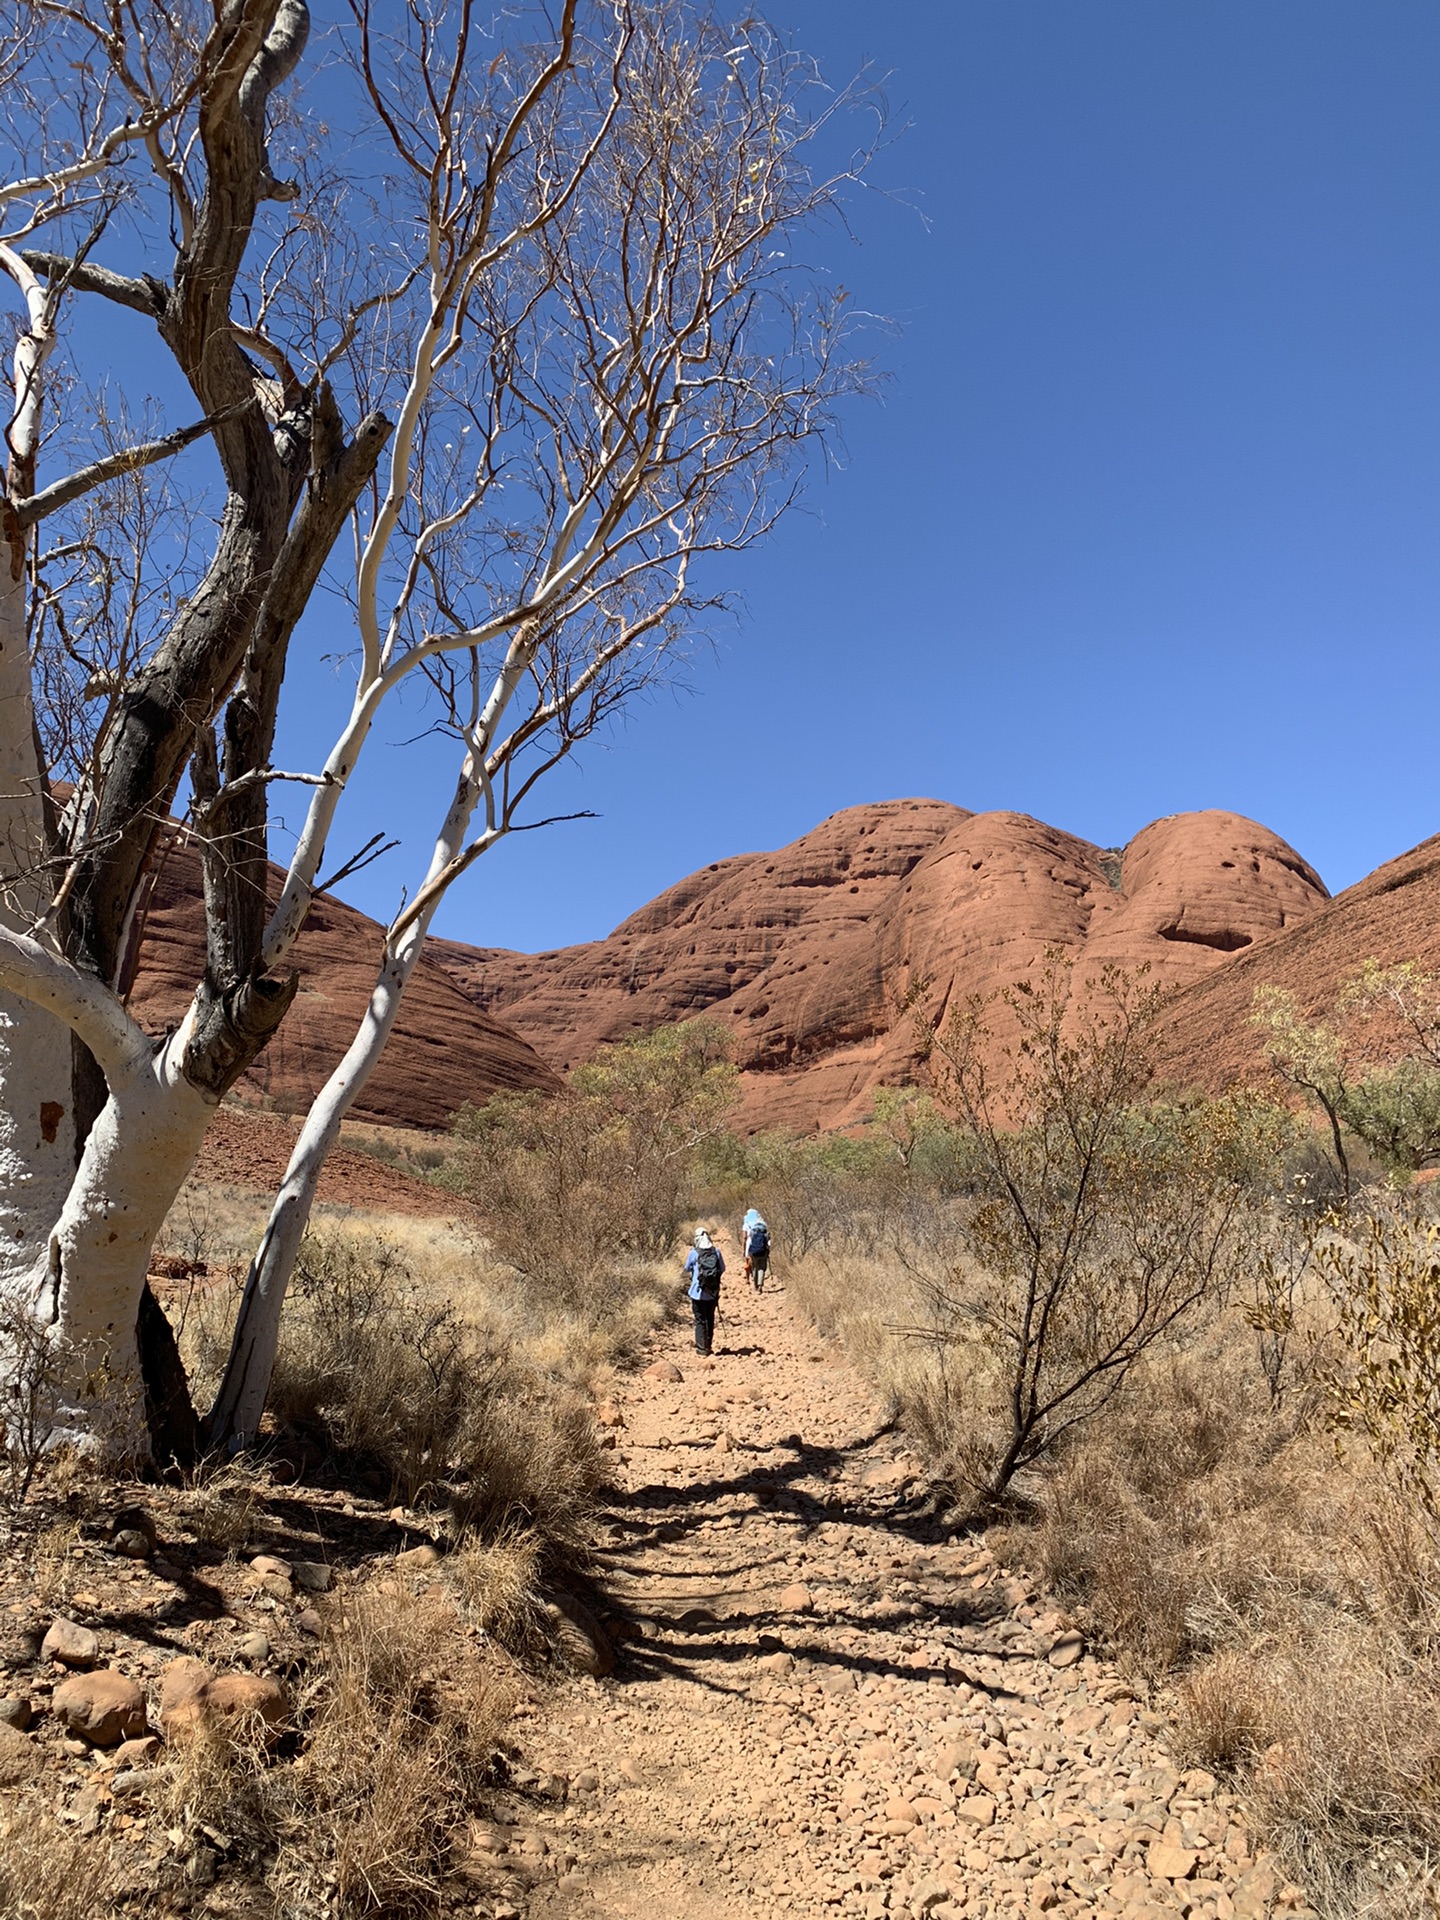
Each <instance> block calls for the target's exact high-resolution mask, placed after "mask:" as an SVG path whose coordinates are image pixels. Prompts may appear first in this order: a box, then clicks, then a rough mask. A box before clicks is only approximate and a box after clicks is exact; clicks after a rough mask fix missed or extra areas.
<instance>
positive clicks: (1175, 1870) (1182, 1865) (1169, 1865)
mask: <svg viewBox="0 0 1440 1920" xmlns="http://www.w3.org/2000/svg"><path fill="white" fill-rule="evenodd" d="M1146 1865H1147V1866H1148V1867H1149V1869H1150V1874H1151V1877H1152V1879H1155V1880H1188V1879H1189V1878H1190V1876H1191V1874H1192V1873H1194V1871H1195V1855H1194V1853H1193V1852H1192V1851H1191V1850H1190V1848H1189V1847H1174V1846H1169V1845H1167V1844H1166V1843H1165V1842H1164V1841H1159V1842H1157V1843H1156V1844H1155V1845H1154V1846H1152V1847H1151V1849H1150V1851H1149V1853H1148V1855H1147V1856H1146Z"/></svg>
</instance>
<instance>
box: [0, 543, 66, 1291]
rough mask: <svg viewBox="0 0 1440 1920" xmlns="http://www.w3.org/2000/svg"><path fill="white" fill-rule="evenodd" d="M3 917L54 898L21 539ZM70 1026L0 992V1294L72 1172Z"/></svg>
mask: <svg viewBox="0 0 1440 1920" xmlns="http://www.w3.org/2000/svg"><path fill="white" fill-rule="evenodd" d="M0 576H3V577H0V869H3V873H4V879H3V883H0V919H3V923H4V925H5V926H7V927H9V928H11V929H12V930H13V931H15V932H17V933H28V932H29V931H30V929H31V928H32V927H33V926H34V925H35V923H36V921H37V920H38V919H39V917H40V915H41V914H42V913H43V912H44V911H45V908H46V907H47V905H48V904H49V900H50V895H51V876H50V874H49V872H48V870H47V867H46V864H45V862H46V856H47V854H48V852H49V846H48V836H47V833H46V820H45V807H46V791H45V786H44V781H43V776H42V774H41V771H40V760H39V755H38V753H37V751H36V740H35V716H34V709H33V707H32V705H31V694H30V652H29V646H28V644H27V636H26V620H25V600H26V582H25V572H24V564H23V542H21V541H20V539H19V538H18V537H17V538H16V539H14V540H13V541H5V542H3V543H0ZM71 1079H72V1050H71V1042H70V1031H69V1029H68V1028H67V1027H66V1026H64V1025H63V1024H62V1023H61V1022H60V1021H59V1020H57V1019H56V1018H55V1016H54V1015H53V1014H52V1013H49V1012H47V1011H46V1009H45V1008H43V1007H37V1006H33V1005H32V1004H31V1003H30V1002H29V1001H27V1000H22V999H20V998H19V997H18V996H17V995H15V994H11V993H3V992H0V1297H4V1295H5V1294H7V1293H13V1292H14V1291H15V1290H16V1289H17V1288H18V1287H20V1286H22V1285H23V1283H24V1281H25V1279H26V1278H27V1277H28V1276H29V1275H30V1274H31V1273H32V1272H33V1271H34V1268H35V1263H36V1261H37V1259H38V1258H39V1257H40V1256H41V1252H42V1250H43V1248H44V1246H45V1242H46V1238H47V1236H48V1234H49V1232H50V1229H51V1227H52V1226H53V1225H54V1223H55V1220H56V1219H57V1217H58V1215H59V1213H60V1209H61V1206H62V1205H63V1204H64V1200H65V1195H66V1193H67V1192H68V1191H69V1187H70V1182H71V1179H72V1178H73V1176H74V1173H75V1118H74V1100H73V1097H72V1088H71Z"/></svg>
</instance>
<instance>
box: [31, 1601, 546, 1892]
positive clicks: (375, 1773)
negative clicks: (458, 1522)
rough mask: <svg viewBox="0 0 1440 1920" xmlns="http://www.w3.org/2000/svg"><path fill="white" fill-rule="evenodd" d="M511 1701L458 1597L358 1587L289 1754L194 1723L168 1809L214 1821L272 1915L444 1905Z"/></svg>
mask: <svg viewBox="0 0 1440 1920" xmlns="http://www.w3.org/2000/svg"><path fill="white" fill-rule="evenodd" d="M477 1577H478V1569H477ZM515 1700H516V1687H515V1682H514V1677H513V1670H512V1669H511V1667H510V1665H509V1663H508V1662H507V1661H506V1660H505V1659H504V1657H503V1656H501V1655H500V1654H499V1653H498V1652H496V1651H495V1650H493V1649H492V1648H487V1647H486V1646H484V1645H482V1644H478V1643H477V1641H476V1640H475V1638H474V1636H473V1635H472V1633H471V1631H470V1622H469V1620H468V1619H467V1617H466V1611H465V1609H464V1608H463V1607H462V1605H461V1604H460V1603H459V1602H458V1601H457V1600H455V1599H452V1598H450V1597H449V1596H448V1595H446V1594H444V1593H442V1592H441V1591H439V1590H438V1589H435V1588H432V1589H430V1590H428V1591H427V1592H426V1593H424V1594H423V1595H420V1596H419V1597H416V1596H415V1595H413V1594H411V1593H410V1592H408V1591H405V1592H401V1591H399V1590H398V1589H397V1590H395V1591H385V1590H383V1589H382V1588H379V1587H371V1588H368V1589H364V1590H362V1591H360V1592H359V1593H357V1594H355V1595H353V1596H352V1597H350V1598H349V1599H348V1600H347V1602H346V1605H345V1608H344V1611H343V1613H342V1614H341V1615H340V1616H339V1617H338V1618H337V1619H336V1620H335V1621H334V1623H333V1625H332V1629H331V1631H330V1633H329V1635H328V1637H327V1639H326V1642H325V1645H324V1648H323V1657H322V1660H321V1662H320V1664H319V1667H318V1670H317V1672H316V1673H315V1674H314V1676H313V1678H312V1679H311V1680H310V1681H309V1683H308V1686H307V1689H306V1691H305V1692H304V1693H303V1695H302V1696H301V1698H300V1700H299V1701H298V1703H297V1715H296V1717H297V1720H298V1722H299V1725H300V1729H301V1734H302V1738H303V1745H302V1748H301V1751H300V1753H299V1754H298V1756H297V1757H295V1758H294V1759H288V1758H283V1757H277V1756H276V1755H275V1754H274V1753H272V1752H269V1751H267V1749H266V1747H265V1745H264V1743H263V1742H262V1741H261V1740H259V1739H255V1740H251V1741H248V1742H247V1741H244V1740H239V1741H237V1740H234V1739H230V1738H226V1737H225V1736H223V1735H221V1734H218V1733H216V1732H214V1731H213V1730H203V1729H202V1730H201V1731H199V1732H198V1733H197V1734H196V1735H195V1736H194V1737H192V1738H190V1739H187V1740H186V1741H185V1742H184V1743H183V1745H180V1746H179V1747H177V1748H176V1749H174V1758H173V1771H172V1776H171V1780H170V1785H169V1792H168V1808H167V1814H168V1818H169V1820H170V1821H171V1822H172V1826H173V1828H175V1829H177V1830H179V1831H180V1832H182V1833H184V1832H193V1833H195V1834H196V1835H197V1836H200V1835H203V1833H204V1831H205V1829H206V1828H212V1829H217V1830H223V1831H224V1832H225V1833H226V1834H227V1835H229V1836H230V1837H231V1839H232V1842H233V1843H234V1845H235V1846H236V1848H237V1849H239V1850H240V1851H241V1852H242V1853H243V1855H244V1857H245V1859H246V1861H247V1863H248V1865H249V1867H250V1869H251V1871H252V1873H254V1874H255V1875H256V1876H257V1877H263V1879H264V1882H265V1884H266V1886H267V1888H268V1890H269V1892H270V1894H271V1895H272V1896H273V1897H275V1898H276V1899H277V1901H278V1903H279V1907H280V1909H281V1910H283V1911H287V1912H295V1913H325V1914H329V1915H332V1916H335V1917H336V1920H350V1917H351V1916H356V1920H358V1916H361V1915H368V1914H387V1915H396V1916H401V1915H421V1914H430V1913H434V1912H437V1911H440V1910H443V1909H444V1908H445V1907H446V1906H447V1905H448V1904H449V1902H450V1899H451V1896H452V1895H453V1893H454V1891H455V1875H456V1873H457V1870H458V1869H459V1867H460V1866H461V1864H462V1863H463V1858H464V1853H465V1847H466V1841H467V1837H468V1829H469V1823H470V1822H471V1820H472V1819H473V1818H474V1817H475V1814H476V1812H477V1811H478V1810H479V1808H480V1806H481V1804H482V1797H483V1794H484V1791H485V1789H486V1786H487V1784H488V1783H489V1782H490V1781H491V1780H492V1778H493V1774H494V1767H495V1760H496V1755H497V1751H498V1750H499V1747H500V1743H501V1740H502V1737H503V1734H504V1730H505V1728H506V1725H507V1723H508V1722H509V1720H510V1717H511V1714H512V1712H513V1710H514V1706H515ZM67 1914H68V1910H67ZM77 1920H79V1916H78V1911H77Z"/></svg>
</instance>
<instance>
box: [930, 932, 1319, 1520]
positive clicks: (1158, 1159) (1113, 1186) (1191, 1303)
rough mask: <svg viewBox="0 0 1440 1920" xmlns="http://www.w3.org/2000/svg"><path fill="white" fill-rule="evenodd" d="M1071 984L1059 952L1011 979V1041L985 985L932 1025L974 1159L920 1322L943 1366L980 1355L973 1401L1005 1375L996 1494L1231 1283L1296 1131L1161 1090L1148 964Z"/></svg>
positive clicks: (1235, 1104) (944, 1089)
mask: <svg viewBox="0 0 1440 1920" xmlns="http://www.w3.org/2000/svg"><path fill="white" fill-rule="evenodd" d="M1072 985H1073V979H1072V963H1071V962H1070V961H1069V960H1068V959H1066V958H1064V957H1063V956H1062V955H1060V954H1058V953H1051V954H1050V955H1048V956H1047V958H1046V960H1045V963H1044V965H1043V967H1042V968H1041V969H1040V971H1039V973H1038V975H1037V976H1036V977H1035V978H1034V979H1031V980H1025V981H1022V982H1020V983H1019V984H1018V985H1017V986H1016V987H1014V988H1012V989H1010V990H1008V991H1007V992H1005V993H1003V994H1001V995H1000V996H999V1002H1000V1007H1001V1008H1003V1010H1004V1012H1005V1013H1006V1014H1007V1015H1008V1022H1007V1024H1009V1025H1010V1026H1011V1027H1012V1028H1013V1035H1014V1037H1013V1038H1012V1039H1011V1040H1010V1041H1009V1042H1008V1043H1007V1044H1005V1045H1003V1046H1002V1045H1001V1044H1000V1042H999V1041H998V1039H997V1037H996V1035H995V1032H994V1030H993V1026H992V1020H993V1015H994V1012H995V1008H994V1006H993V1004H990V1003H984V1002H972V1003H971V1004H970V1005H969V1006H968V1007H966V1008H964V1009H961V1010H958V1011H957V1012H955V1013H954V1014H953V1015H952V1016H951V1018H950V1019H949V1020H948V1022H947V1023H946V1025H945V1026H944V1027H943V1028H942V1029H941V1030H940V1031H939V1032H931V1033H930V1034H928V1035H927V1036H926V1039H927V1042H928V1045H929V1050H930V1054H931V1059H932V1064H933V1068H934V1072H935V1077H936V1089H937V1095H938V1096H939V1097H940V1098H941V1099H942V1100H943V1101H944V1102H945V1103H946V1104H947V1105H949V1106H950V1107H951V1108H952V1109H953V1111H954V1112H955V1113H956V1115H957V1116H958V1117H959V1119H960V1120H961V1121H962V1123H963V1124H964V1126H965V1128H966V1130H967V1132H968V1133H969V1135H970V1136H971V1138H972V1140H973V1143H974V1149H973V1150H974V1155H975V1159H974V1166H973V1174H972V1178H973V1181H974V1186H973V1188H972V1190H971V1192H970V1193H969V1194H967V1195H966V1196H965V1197H964V1198H962V1199H961V1200H960V1201H959V1202H957V1204H956V1207H955V1210H954V1213H953V1216H952V1218H953V1221H954V1231H955V1237H956V1241H957V1243H958V1244H957V1245H956V1248H955V1253H954V1254H952V1259H951V1263H950V1266H949V1271H948V1272H947V1273H944V1274H943V1275H941V1276H939V1277H937V1278H933V1279H932V1280H931V1282H930V1285H929V1295H930V1299H929V1309H930V1313H929V1322H928V1325H927V1327H926V1328H925V1329H924V1333H925V1337H927V1338H932V1339H935V1340H937V1341H938V1342H939V1343H940V1345H941V1347H942V1349H944V1353H943V1356H942V1357H943V1358H944V1359H945V1361H946V1363H947V1373H953V1372H954V1371H955V1365H956V1362H957V1361H958V1363H959V1368H960V1371H961V1373H962V1374H963V1373H964V1372H965V1371H966V1370H967V1368H968V1370H969V1372H970V1375H971V1378H970V1381H969V1386H970V1389H971V1392H972V1395H973V1397H974V1399H975V1400H976V1402H977V1403H978V1402H979V1401H980V1400H981V1399H982V1397H983V1395H982V1388H983V1383H986V1382H988V1383H990V1384H991V1385H992V1386H993V1387H994V1389H995V1390H996V1394H997V1405H996V1407H995V1409H994V1410H993V1411H994V1422H993V1426H992V1429H991V1430H990V1431H989V1432H982V1433H981V1434H979V1435H978V1437H977V1439H976V1441H975V1443H974V1445H973V1446H972V1447H971V1449H970V1452H971V1454H972V1455H973V1458H972V1459H971V1461H970V1466H971V1469H972V1471H973V1477H974V1479H975V1481H976V1484H977V1486H978V1488H979V1489H980V1490H981V1491H982V1492H983V1494H984V1495H985V1496H986V1497H988V1498H991V1499H994V1498H998V1497H999V1496H1000V1495H1002V1494H1003V1493H1004V1492H1005V1490H1006V1489H1007V1487H1008V1486H1009V1485H1010V1482H1011V1480H1012V1479H1013V1478H1014V1476H1015V1474H1016V1473H1017V1472H1019V1471H1020V1470H1021V1469H1022V1468H1024V1467H1026V1466H1028V1465H1030V1464H1031V1463H1033V1462H1034V1461H1036V1460H1038V1459H1040V1458H1041V1456H1042V1455H1044V1454H1045V1453H1047V1452H1048V1451H1049V1450H1050V1449H1051V1448H1053V1447H1054V1446H1056V1444H1057V1443H1058V1442H1060V1441H1061V1440H1062V1439H1063V1438H1064V1437H1065V1435H1067V1434H1068V1433H1070V1432H1071V1431H1073V1429H1074V1428H1075V1427H1076V1426H1077V1425H1078V1424H1080V1423H1081V1422H1083V1421H1086V1420H1089V1419H1091V1418H1093V1417H1094V1416H1095V1415H1096V1414H1097V1413H1099V1412H1100V1411H1101V1409H1102V1408H1104V1407H1105V1406H1106V1405H1107V1404H1108V1403H1109V1401H1110V1400H1112V1399H1113V1397H1114V1396H1115V1394H1116V1393H1118V1392H1119V1391H1120V1389H1121V1388H1122V1387H1123V1386H1124V1384H1125V1381H1126V1379H1127V1377H1128V1376H1129V1374H1130V1373H1131V1371H1132V1370H1133V1369H1134V1367H1135V1365H1136V1363H1137V1362H1138V1361H1139V1360H1140V1359H1141V1358H1142V1356H1143V1355H1144V1354H1145V1353H1146V1352H1147V1350H1148V1349H1150V1348H1151V1347H1153V1346H1154V1344H1155V1343H1156V1342H1157V1341H1158V1340H1160V1339H1162V1338H1163V1337H1164V1336H1166V1335H1167V1334H1170V1333H1171V1332H1172V1331H1174V1330H1175V1329H1177V1328H1178V1327H1179V1326H1180V1325H1181V1323H1182V1322H1184V1320H1185V1319H1186V1317H1187V1316H1188V1315H1190V1314H1191V1313H1193V1312H1194V1310H1195V1309H1196V1308H1197V1307H1199V1306H1200V1305H1201V1303H1202V1302H1204V1301H1206V1300H1207V1299H1211V1298H1219V1297H1221V1296H1222V1295H1223V1291H1224V1289H1225V1287H1226V1286H1227V1285H1228V1283H1229V1280H1230V1278H1231V1274H1232V1270H1233V1268H1234V1265H1235V1263H1236V1260H1237V1256H1238V1255H1239V1253H1240V1250H1241V1247H1242V1245H1243V1244H1244V1236H1243V1235H1242V1232H1241V1229H1242V1226H1243V1225H1244V1223H1245V1222H1246V1220H1247V1218H1248V1217H1249V1215H1250V1213H1251V1203H1252V1201H1254V1200H1257V1199H1258V1198H1259V1197H1260V1193H1261V1191H1262V1190H1263V1186H1264V1175H1265V1169H1266V1168H1267V1166H1268V1165H1269V1163H1270V1162H1271V1161H1272V1160H1273V1158H1274V1156H1275V1152H1276V1150H1277V1148H1278V1146H1279V1143H1280V1141H1281V1139H1282V1138H1283V1122H1282V1118H1281V1116H1279V1115H1277V1114H1276V1113H1275V1112H1274V1110H1273V1109H1271V1108H1269V1107H1268V1106H1266V1105H1265V1104H1264V1103H1259V1102H1255V1101H1251V1100H1246V1099H1231V1100H1226V1101H1219V1102H1213V1103H1198V1102H1191V1103H1184V1102H1181V1103H1177V1102H1168V1101H1160V1100H1155V1099H1152V1098H1149V1097H1148V1095H1149V1092H1150V1084H1151V1079H1152V1075H1153V1072H1154V1067H1153V1059H1152V1052H1151V1046H1150V1037H1151V1032H1152V1028H1153V1024H1154V1020H1155V1016H1156V1012H1157V1009H1158V1006H1159V1004H1160V996H1159V995H1158V993H1156V992H1155V991H1154V990H1152V989H1150V988H1149V987H1147V986H1146V984H1145V982H1144V980H1143V979H1142V978H1137V977H1135V976H1128V975H1126V974H1123V973H1121V972H1119V971H1117V970H1114V969H1108V970H1107V971H1106V972H1105V973H1104V975H1103V976H1102V977H1101V979H1100V980H1099V981H1098V982H1090V983H1087V992H1086V994H1085V996H1084V998H1083V1001H1082V1002H1081V1004H1079V1005H1078V1006H1077V1005H1076V1004H1075V1001H1076V1000H1077V998H1079V996H1076V995H1074V994H1073V993H1072ZM956 1256H958V1257H956ZM961 1390H962V1391H964V1383H963V1381H962V1387H961ZM976 1410H977V1411H978V1410H979V1408H978V1405H977V1409H976Z"/></svg>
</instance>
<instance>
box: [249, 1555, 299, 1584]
mask: <svg viewBox="0 0 1440 1920" xmlns="http://www.w3.org/2000/svg"><path fill="white" fill-rule="evenodd" d="M250 1571H251V1572H252V1573H258V1574H260V1575H262V1576H263V1575H265V1574H267V1573H272V1574H275V1575H277V1576H278V1577H279V1578H280V1579H281V1580H289V1579H291V1578H292V1577H293V1575H294V1571H295V1569H294V1568H293V1567H292V1566H291V1564H290V1562H289V1561H288V1560H282V1559H281V1558H280V1557H279V1555H278V1554H274V1553H257V1554H256V1556H255V1558H254V1559H253V1560H252V1561H251V1562H250Z"/></svg>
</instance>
